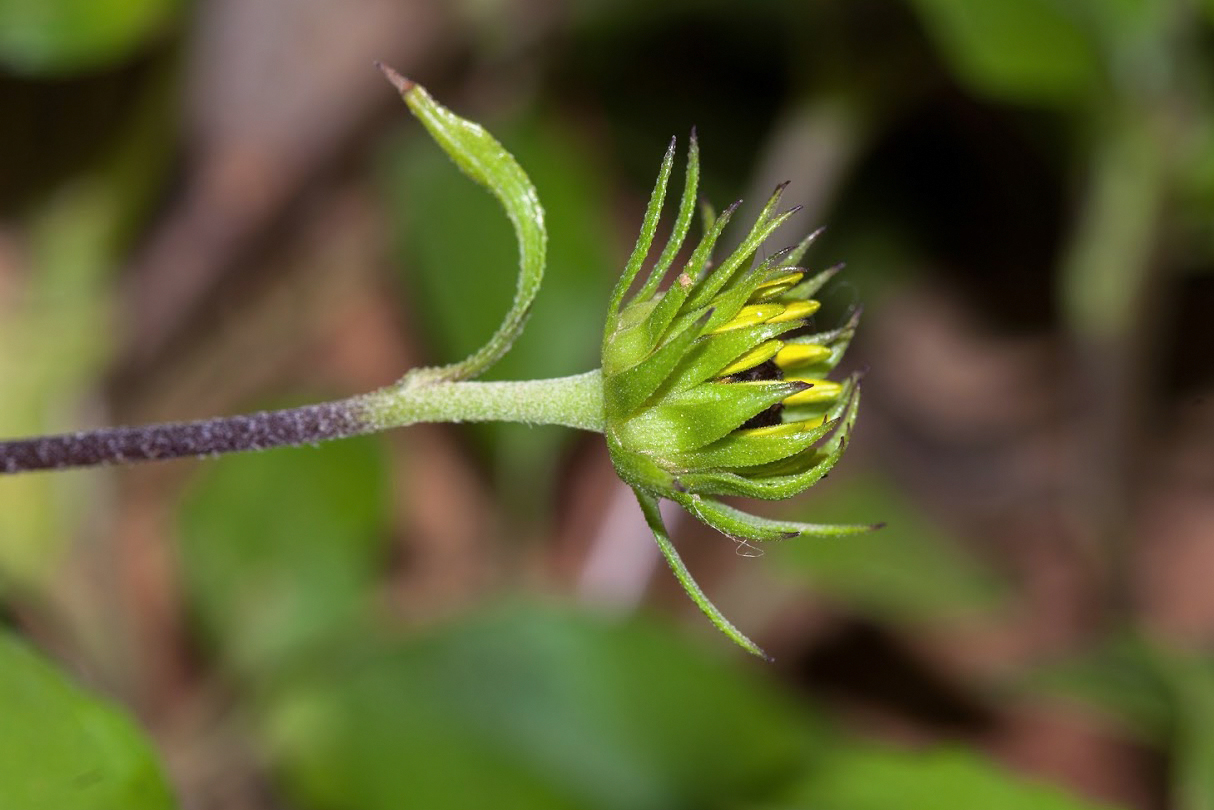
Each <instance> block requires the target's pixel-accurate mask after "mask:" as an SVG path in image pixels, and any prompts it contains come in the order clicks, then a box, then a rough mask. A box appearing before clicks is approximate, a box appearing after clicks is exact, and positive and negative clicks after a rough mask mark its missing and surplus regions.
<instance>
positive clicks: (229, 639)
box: [181, 438, 388, 673]
mask: <svg viewBox="0 0 1214 810" xmlns="http://www.w3.org/2000/svg"><path fill="white" fill-rule="evenodd" d="M385 474H386V468H385V464H384V455H383V450H382V446H381V444H380V443H379V442H377V441H376V440H374V439H370V438H359V439H350V440H347V441H344V442H337V443H333V444H326V445H324V446H322V447H317V448H297V449H289V450H282V451H278V452H274V453H259V454H244V455H240V456H229V457H227V458H224V459H219V460H217V461H216V462H215V463H214V464H211V465H208V466H207V467H205V468H203V469H202V470H201V471H200V476H199V478H198V480H197V481H196V482H195V483H194V485H193V487H192V488H191V490H190V491H189V492H188V494H187V497H186V499H185V502H184V503H183V505H182V509H181V570H182V575H183V576H184V578H185V584H186V587H187V589H188V596H189V600H190V605H191V608H192V610H193V613H194V615H195V616H196V618H197V620H198V622H199V624H200V626H201V628H202V629H203V630H204V631H205V632H206V634H207V635H208V636H209V637H210V638H211V639H212V640H213V641H214V643H215V644H216V646H217V647H218V648H219V650H220V652H221V653H222V655H223V657H224V658H225V659H227V660H228V661H229V662H230V663H231V664H233V665H234V666H236V667H238V668H240V669H241V670H243V671H245V672H248V673H261V672H265V671H267V670H268V671H274V670H275V669H277V668H280V667H282V666H284V665H286V664H288V663H290V662H291V660H292V658H293V656H294V655H295V654H297V653H300V652H301V651H306V650H307V649H308V648H309V647H310V646H311V645H312V644H313V643H315V642H316V641H317V639H320V638H324V637H325V636H327V635H328V634H331V633H334V632H336V631H338V630H339V629H343V628H346V627H347V626H348V625H349V624H351V623H352V621H353V620H355V619H356V618H357V617H359V616H360V615H361V614H362V611H363V609H364V608H365V607H366V606H367V600H368V599H369V597H370V595H371V591H372V585H373V582H374V579H375V576H376V574H377V572H378V570H379V567H380V563H381V561H382V558H383V554H384V551H385V541H386V532H385V529H386V519H387V514H388V485H387V480H386V475H385Z"/></svg>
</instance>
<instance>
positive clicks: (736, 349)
mask: <svg viewBox="0 0 1214 810" xmlns="http://www.w3.org/2000/svg"><path fill="white" fill-rule="evenodd" d="M674 148H675V146H674V142H673V141H672V142H671V145H670V149H669V150H668V151H667V153H666V157H665V159H664V160H663V162H662V169H661V172H660V174H659V176H658V182H657V185H656V186H655V188H654V192H653V195H652V197H651V198H650V201H649V207H648V209H647V210H646V213H645V220H644V224H643V225H642V228H641V236H640V239H638V241H637V245H636V248H635V249H634V251H633V253H632V257H631V258H630V259H629V262H628V264H627V266H626V268H625V270H624V273H623V275H622V276H621V278H620V281H619V283H618V284H617V286H616V289H615V292H614V294H613V296H612V299H611V305H610V307H609V309H608V315H607V326H606V332H605V334H604V337H603V367H602V373H603V398H604V414H605V428H606V436H607V443H608V447H609V449H610V452H611V458H612V462H613V463H614V464H615V467H616V470H617V472H618V473H619V475H620V477H621V478H622V479H623V480H624V481H625V482H626V483H628V484H629V485H630V486H631V487H632V488H633V490H634V491H635V492H636V495H637V499H638V500H639V501H640V503H641V507H642V510H643V511H644V512H645V516H646V519H647V521H648V522H649V525H650V528H651V529H652V530H653V532H654V536H655V537H656V539H657V541H658V544H659V546H660V547H661V549H662V552H663V554H664V555H665V556H666V559H667V561H668V562H669V564H670V566H671V568H672V569H673V570H674V573H675V575H676V576H677V577H678V578H679V581H680V582H681V583H682V584H683V586H684V588H685V589H686V590H687V592H688V594H689V595H690V596H691V597H692V599H693V600H694V601H695V602H696V604H697V605H699V607H700V608H701V610H703V611H704V612H705V613H706V614H707V615H708V617H709V618H710V619H711V620H712V621H713V622H714V623H715V624H716V625H717V626H718V627H719V628H720V629H721V630H722V631H724V632H725V633H726V634H727V635H729V636H730V637H731V638H733V639H734V641H736V642H737V643H739V644H741V645H742V646H743V647H745V648H746V649H748V650H750V651H751V652H753V653H756V654H758V655H762V654H763V653H762V651H761V650H759V648H758V647H757V646H755V644H754V643H753V642H751V641H750V640H749V639H747V638H746V637H745V636H744V635H742V633H741V632H739V631H738V630H737V628H735V627H734V626H733V625H732V624H730V622H729V621H728V620H727V619H725V617H724V616H723V615H721V613H720V611H718V610H717V609H716V608H715V607H714V606H713V605H712V603H711V602H709V601H708V599H707V597H705V596H704V594H703V593H702V592H701V591H700V589H699V587H698V586H697V585H696V584H695V582H694V580H693V579H692V578H691V575H690V573H689V572H688V571H687V569H686V566H684V565H683V563H682V561H681V559H680V558H679V556H678V554H677V553H676V552H675V549H674V547H673V545H671V543H670V540H669V538H668V536H667V533H666V530H665V527H664V526H663V524H662V519H661V516H660V513H659V512H658V509H657V504H658V500H659V499H660V498H667V499H670V500H673V501H676V502H678V503H679V504H681V505H682V506H683V507H684V508H685V509H687V511H689V512H690V513H691V514H693V515H695V516H696V517H697V518H698V519H700V520H702V521H703V522H705V523H707V524H708V525H710V526H712V527H713V528H715V529H717V530H718V531H720V532H722V533H724V534H726V535H729V536H731V537H735V538H739V539H743V540H747V541H766V540H779V539H788V538H793V537H806V536H818V537H821V536H839V535H843V534H854V533H858V532H862V531H868V530H869V529H870V528H872V527H870V526H823V525H815V524H806V523H794V522H788V521H778V520H769V519H766V518H761V517H758V516H756V515H751V514H748V513H746V512H742V511H740V510H738V509H736V508H734V507H732V506H729V505H727V504H725V503H722V502H721V501H719V500H717V497H718V496H727V495H739V496H745V497H752V498H764V499H782V498H787V497H790V496H792V495H794V494H796V493H798V492H801V491H803V490H805V489H807V488H808V487H809V486H811V485H812V484H814V483H816V482H817V481H818V480H819V479H821V478H822V477H823V476H824V475H825V474H826V473H827V472H828V471H829V470H830V469H831V467H833V466H834V464H835V462H836V461H837V460H838V459H839V457H840V455H841V454H842V452H843V449H844V447H845V446H846V443H847V437H848V435H849V433H850V431H851V427H852V424H853V423H854V421H855V418H856V409H857V407H858V405H859V397H860V389H859V385H858V379H857V378H856V377H852V378H850V379H848V380H846V381H844V382H841V383H840V382H834V381H832V380H828V379H827V378H826V375H827V374H828V373H830V372H831V371H832V370H833V369H834V368H835V366H836V365H837V364H838V363H839V360H840V359H841V358H842V356H843V352H844V350H845V349H846V347H847V344H848V342H849V340H850V339H851V336H852V334H853V332H854V331H855V327H856V318H854V317H853V318H852V319H851V320H850V321H849V322H848V323H847V324H845V325H844V326H842V327H840V328H837V329H833V330H830V331H825V332H817V333H812V334H808V332H809V329H808V322H809V319H810V318H811V316H812V315H813V314H814V313H815V312H816V311H817V310H818V306H819V305H818V302H817V301H815V300H814V299H813V298H811V296H813V295H814V294H815V293H816V292H817V291H818V289H819V288H821V287H822V285H823V284H825V283H826V281H827V280H829V279H830V277H831V276H832V275H834V273H835V272H836V270H837V268H832V269H830V270H825V271H822V272H819V273H816V274H813V275H809V274H807V273H806V271H805V270H804V269H803V268H801V267H800V266H798V262H800V260H801V257H802V256H803V255H804V253H805V251H806V249H807V248H808V247H809V245H810V243H811V242H812V241H813V240H814V237H815V236H816V235H817V232H815V233H813V234H810V235H809V236H808V237H806V239H805V240H804V241H802V242H801V243H800V244H798V245H797V246H795V247H793V248H789V249H787V250H784V251H781V252H778V253H776V254H773V255H772V256H770V257H769V258H767V259H765V260H763V261H761V262H759V263H757V264H756V263H754V261H753V259H754V255H755V252H756V251H757V250H758V249H759V247H760V246H761V245H762V244H763V241H764V240H765V239H766V238H767V237H768V236H769V235H770V234H771V233H772V232H773V231H774V230H775V229H776V228H778V227H779V226H780V225H781V224H783V223H784V221H785V220H786V219H787V218H788V217H789V216H791V215H792V214H793V213H794V212H795V211H796V210H797V209H792V210H790V211H786V212H783V213H779V214H777V213H776V208H777V206H778V204H779V201H780V196H781V193H782V192H783V190H784V186H780V187H778V188H777V189H776V191H775V193H774V194H773V195H772V196H771V198H770V199H769V200H768V202H767V205H766V206H765V207H764V209H763V211H762V213H760V215H759V218H758V220H757V221H756V222H755V224H754V226H753V227H752V228H751V230H750V232H749V233H748V234H747V236H746V238H745V239H743V240H742V242H741V244H739V245H738V247H737V248H736V249H735V250H734V251H733V252H732V253H731V254H730V255H729V257H728V258H726V259H725V260H724V261H721V262H720V263H719V264H716V265H714V264H713V263H712V250H713V246H714V245H715V243H716V242H717V240H718V238H719V237H720V235H721V232H722V231H723V230H724V228H725V226H726V224H727V223H728V222H729V220H730V218H731V216H732V215H733V213H734V211H735V210H736V207H737V204H736V203H735V205H733V206H730V207H729V208H728V209H726V210H725V211H724V212H722V213H721V215H720V216H716V215H715V214H714V213H713V212H712V211H711V210H710V209H708V208H707V207H705V208H704V216H703V220H704V235H703V236H702V237H701V239H700V242H699V244H698V245H697V246H696V247H695V249H694V250H693V252H692V253H691V256H690V258H689V259H688V260H687V262H686V264H684V265H683V266H682V267H681V268H679V272H678V274H677V276H676V277H675V279H674V281H672V282H671V283H670V285H669V286H668V287H667V288H666V289H664V290H663V289H660V285H661V282H662V280H663V278H664V277H665V276H666V274H667V271H668V270H670V268H671V265H672V264H673V262H674V259H675V256H676V254H678V252H679V250H680V248H681V246H682V244H683V242H684V240H685V239H686V237H687V232H688V230H689V228H690V225H691V219H692V215H693V212H694V208H695V196H696V186H697V182H698V175H699V154H698V148H697V145H696V140H695V134H694V133H693V134H692V138H691V146H690V151H689V156H688V162H687V174H686V183H685V186H684V190H683V195H682V199H681V202H680V204H679V209H678V213H677V216H676V219H675V223H674V226H673V230H672V233H671V235H670V238H669V240H668V241H667V243H666V245H665V247H664V249H663V250H662V252H661V254H660V255H659V257H658V259H657V261H656V263H655V264H654V266H653V267H652V269H651V270H650V273H649V275H648V277H647V279H646V280H645V282H644V284H642V285H641V287H640V288H639V290H637V291H636V292H635V293H634V294H632V295H631V296H630V295H628V293H629V290H630V288H631V287H632V285H633V282H634V281H635V280H636V277H637V275H638V272H639V270H640V268H641V265H642V263H643V262H644V260H645V258H646V256H647V254H648V253H649V250H650V247H651V246H652V244H653V239H654V233H655V231H656V229H657V222H658V219H659V217H660V214H661V209H662V204H663V202H664V199H665V193H666V186H667V184H668V182H669V179H670V173H671V168H672V166H673V162H674Z"/></svg>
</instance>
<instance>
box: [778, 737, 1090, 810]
mask: <svg viewBox="0 0 1214 810" xmlns="http://www.w3.org/2000/svg"><path fill="white" fill-rule="evenodd" d="M1101 806H1102V805H1097V804H1093V803H1091V802H1087V801H1083V800H1080V799H1079V798H1077V797H1074V796H1070V795H1068V794H1066V793H1065V792H1063V791H1062V790H1060V789H1058V788H1056V787H1052V786H1048V785H1044V784H1033V783H1031V782H1027V781H1023V780H1020V779H1016V778H1014V777H1013V776H1012V775H1011V774H1008V773H1005V772H1004V771H1002V770H1000V769H999V768H997V767H996V766H994V765H993V764H991V763H988V762H986V761H985V760H983V759H980V758H979V757H977V756H975V755H973V754H970V753H967V752H965V751H961V750H953V749H937V750H933V751H925V752H924V751H916V752H908V751H897V750H892V749H880V748H875V747H873V748H869V747H851V746H846V747H845V746H840V747H838V748H836V749H833V750H832V751H831V752H828V753H827V754H826V755H825V756H824V757H823V759H822V760H821V761H819V762H816V763H815V767H814V769H813V771H812V774H811V776H810V777H809V778H807V779H806V780H805V781H804V782H803V783H802V784H801V785H800V786H798V787H797V789H795V790H793V791H792V792H791V793H790V795H789V796H788V797H787V798H786V799H785V800H783V801H781V802H778V803H776V804H774V805H772V807H773V808H775V807H778V808H781V809H783V808H807V810H817V808H830V810H891V809H892V808H897V810H974V808H982V810H1024V809H1025V808H1032V810H1096V808H1098V807H1101Z"/></svg>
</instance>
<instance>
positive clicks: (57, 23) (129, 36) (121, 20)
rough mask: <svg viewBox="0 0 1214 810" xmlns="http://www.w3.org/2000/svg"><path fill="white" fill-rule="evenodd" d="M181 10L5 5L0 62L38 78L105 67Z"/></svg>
mask: <svg viewBox="0 0 1214 810" xmlns="http://www.w3.org/2000/svg"><path fill="white" fill-rule="evenodd" d="M184 5H185V3H184V0H4V2H2V3H0V63H4V64H5V65H7V66H8V67H9V68H11V69H13V70H17V71H20V72H23V73H30V74H37V75H61V74H70V73H75V72H79V71H84V70H88V69H91V68H97V67H104V66H106V65H109V64H111V63H113V62H117V61H119V60H122V59H125V58H127V57H129V56H130V55H131V54H132V53H133V52H134V51H135V50H136V49H137V48H139V47H140V46H142V45H143V44H144V43H146V42H147V41H148V39H150V38H151V37H152V36H154V35H156V34H158V33H160V32H162V31H163V30H164V29H165V28H166V27H167V26H168V24H169V23H171V22H172V21H173V19H174V18H175V17H176V15H177V14H178V13H179V12H180V11H181V10H182V8H183V7H184Z"/></svg>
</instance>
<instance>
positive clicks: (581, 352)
mask: <svg viewBox="0 0 1214 810" xmlns="http://www.w3.org/2000/svg"><path fill="white" fill-rule="evenodd" d="M494 130H495V131H496V132H499V133H500V134H501V136H502V141H503V143H504V144H505V145H506V146H507V148H508V149H510V151H511V152H512V153H513V154H514V155H515V156H516V157H517V158H518V161H519V163H520V164H521V165H522V166H523V168H524V169H525V170H526V171H527V173H528V175H529V176H530V177H531V179H532V181H533V182H534V183H535V186H536V189H537V190H538V193H539V197H540V201H541V202H542V203H543V205H544V209H545V211H546V212H547V221H548V231H549V243H548V269H547V271H546V272H545V275H544V288H543V290H542V291H541V292H540V294H539V296H538V297H537V298H536V301H535V306H534V309H533V311H532V314H531V318H530V320H529V321H528V322H527V327H526V330H525V331H524V332H523V334H522V336H521V337H520V338H519V339H518V341H517V342H516V343H515V345H514V347H513V348H512V349H511V350H510V353H509V354H507V355H506V356H505V357H504V358H502V360H501V361H500V362H498V363H497V365H495V366H494V367H493V369H491V370H490V371H489V372H488V373H487V374H486V375H485V376H486V378H489V379H527V378H536V377H554V376H562V375H566V374H574V373H577V372H580V371H587V370H589V369H592V368H595V367H597V366H598V364H599V361H598V350H599V343H600V341H601V340H602V329H603V317H604V312H605V309H604V307H605V306H606V300H607V296H608V294H609V291H610V284H611V282H612V280H613V276H614V271H613V270H612V268H611V262H612V257H613V256H614V255H615V254H614V248H615V243H614V237H613V231H611V230H610V226H611V219H610V217H609V216H608V213H607V210H608V209H607V202H608V200H607V184H606V181H605V179H604V178H603V176H602V175H601V174H600V173H599V172H598V170H597V166H596V163H595V161H594V160H593V158H592V157H591V156H589V155H588V154H587V152H586V149H585V148H584V147H582V146H581V145H579V144H578V143H577V142H576V141H575V139H574V138H573V137H572V135H570V134H569V133H568V132H566V131H565V130H563V129H562V128H560V127H559V126H557V125H555V124H553V123H551V122H548V121H530V122H526V123H523V124H518V125H514V126H509V125H507V126H501V127H494ZM383 174H384V176H385V178H386V180H387V182H386V183H385V187H384V193H385V195H386V196H387V199H388V205H389V208H390V210H392V211H393V212H395V213H394V215H393V219H394V220H398V221H404V222H405V223H406V227H405V229H404V231H403V233H402V238H401V240H400V242H399V249H398V253H399V255H400V256H401V261H400V265H399V266H400V267H401V268H402V272H403V273H404V275H405V287H406V289H407V290H408V298H409V300H408V305H409V308H410V311H411V312H412V313H413V314H414V316H415V317H416V318H417V320H418V322H419V324H420V326H421V328H422V329H423V331H424V333H425V336H426V339H427V343H428V345H429V346H430V348H431V350H432V351H433V353H434V356H433V357H432V358H431V359H432V361H433V362H436V363H447V362H454V361H456V360H459V359H460V358H463V357H465V356H467V355H468V354H469V353H471V352H472V351H474V350H475V349H476V348H477V347H479V346H480V345H482V344H483V343H484V342H485V340H486V339H487V338H488V337H489V335H490V334H491V333H492V332H493V328H494V325H495V324H497V323H498V322H499V321H500V320H501V318H502V313H503V312H504V311H505V309H506V307H507V304H508V302H509V301H510V299H511V296H512V294H513V289H514V284H515V276H516V268H517V264H518V260H517V257H516V255H515V250H516V249H515V245H514V240H513V238H512V237H511V233H510V227H509V224H508V223H507V221H506V220H505V219H504V218H503V217H502V214H501V211H500V209H499V208H498V206H497V205H496V204H495V202H494V200H493V199H492V198H491V197H489V196H488V195H486V194H485V193H484V191H483V190H482V189H479V188H477V187H476V186H474V185H472V184H471V183H468V182H467V181H466V180H464V179H462V178H460V177H458V176H457V175H455V173H454V172H452V171H451V166H450V163H449V162H448V161H447V159H446V157H445V156H444V155H443V154H442V153H441V152H439V151H438V150H436V149H435V148H434V145H433V144H431V143H429V142H428V141H422V140H418V139H414V140H412V141H410V142H408V143H405V144H403V145H393V146H391V147H390V149H389V152H388V153H387V155H386V168H385V171H384V173H383ZM470 429H472V430H474V431H475V433H476V435H477V436H479V437H480V438H481V439H482V440H483V441H485V442H486V443H487V446H488V449H489V453H490V457H491V459H492V461H493V462H494V465H495V467H496V468H497V477H498V479H499V481H500V482H501V484H502V485H503V487H504V488H505V489H506V490H508V491H506V492H505V493H504V494H505V497H504V500H505V501H506V502H507V503H511V504H512V505H513V506H514V507H516V508H521V509H522V511H527V510H528V509H531V510H535V509H537V508H539V506H541V505H542V497H543V494H544V493H545V491H546V490H547V488H548V486H547V485H548V484H549V482H550V480H551V475H552V469H553V465H554V463H555V460H556V454H557V452H558V450H559V448H560V446H561V445H562V444H564V443H565V442H567V441H569V440H570V439H571V438H572V437H573V435H574V434H573V433H571V432H570V431H568V430H563V429H556V428H529V427H526V426H521V425H477V426H474V427H472V428H470ZM537 499H538V500H537Z"/></svg>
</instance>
